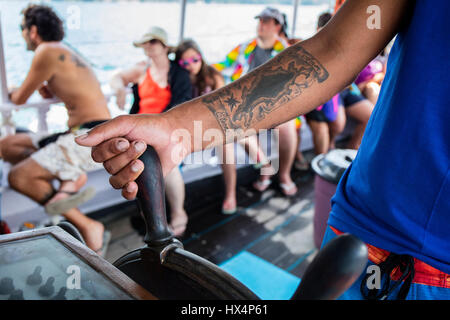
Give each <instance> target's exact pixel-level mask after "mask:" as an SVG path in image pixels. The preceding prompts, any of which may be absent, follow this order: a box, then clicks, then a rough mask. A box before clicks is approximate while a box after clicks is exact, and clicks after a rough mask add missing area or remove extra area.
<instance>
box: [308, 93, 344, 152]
mask: <svg viewBox="0 0 450 320" xmlns="http://www.w3.org/2000/svg"><path fill="white" fill-rule="evenodd" d="M343 112H344V109H343V108H342V101H341V99H340V95H339V94H337V95H335V96H334V97H333V98H332V99H331V100H329V101H327V102H326V103H324V104H323V105H321V106H319V107H317V108H316V109H315V110H313V111H311V112H308V113H307V114H305V118H306V121H307V122H308V126H309V127H310V129H311V132H312V135H313V142H314V152H315V154H322V153H327V152H328V151H329V150H330V149H333V148H334V143H333V141H334V138H335V137H336V136H337V135H338V134H339V133H341V132H342V131H343V130H344V128H343V126H339V125H338V124H336V123H335V122H336V119H337V118H338V114H339V113H343Z"/></svg>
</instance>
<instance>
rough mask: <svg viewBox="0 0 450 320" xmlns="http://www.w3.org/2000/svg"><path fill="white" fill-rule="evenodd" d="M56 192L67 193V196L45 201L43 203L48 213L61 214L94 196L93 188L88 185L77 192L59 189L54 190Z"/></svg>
mask: <svg viewBox="0 0 450 320" xmlns="http://www.w3.org/2000/svg"><path fill="white" fill-rule="evenodd" d="M58 193H65V194H67V195H68V197H66V198H63V199H61V200H57V201H55V202H52V203H47V204H46V205H45V211H46V212H47V213H48V214H49V215H61V214H63V213H66V212H67V211H69V210H70V209H73V208H76V207H78V206H79V205H80V204H83V203H85V202H87V201H89V200H90V199H92V198H93V197H94V195H95V189H94V188H92V187H88V188H86V189H84V190H83V191H77V192H70V191H64V190H59V191H57V192H56V194H58ZM56 194H55V195H56Z"/></svg>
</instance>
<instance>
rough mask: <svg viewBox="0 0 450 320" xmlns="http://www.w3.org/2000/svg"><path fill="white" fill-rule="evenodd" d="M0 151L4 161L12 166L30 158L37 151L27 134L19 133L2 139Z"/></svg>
mask: <svg viewBox="0 0 450 320" xmlns="http://www.w3.org/2000/svg"><path fill="white" fill-rule="evenodd" d="M0 149H1V151H0V152H1V155H2V159H3V160H4V161H6V162H9V163H12V164H16V163H19V162H20V161H22V160H24V159H26V158H28V157H29V156H30V155H31V154H32V153H33V152H35V151H36V150H37V148H36V147H35V146H34V144H33V140H32V139H31V137H30V135H29V134H27V133H17V134H14V135H11V136H6V137H4V138H2V141H1V144H0Z"/></svg>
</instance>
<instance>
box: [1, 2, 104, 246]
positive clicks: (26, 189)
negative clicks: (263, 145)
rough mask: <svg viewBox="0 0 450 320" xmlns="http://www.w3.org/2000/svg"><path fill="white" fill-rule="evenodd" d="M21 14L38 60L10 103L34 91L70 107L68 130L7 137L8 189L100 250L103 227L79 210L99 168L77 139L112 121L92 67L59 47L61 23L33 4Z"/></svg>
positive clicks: (24, 33) (4, 145) (21, 100)
mask: <svg viewBox="0 0 450 320" xmlns="http://www.w3.org/2000/svg"><path fill="white" fill-rule="evenodd" d="M23 15H24V18H23V21H22V24H21V29H22V37H23V38H24V39H25V42H26V44H27V49H28V50H31V51H34V52H35V55H34V58H33V61H32V63H31V67H30V70H29V72H28V74H27V76H26V78H25V80H24V82H23V83H22V85H21V86H20V87H19V88H17V89H15V90H13V91H12V92H10V100H11V101H12V102H13V103H15V104H19V105H20V104H24V103H25V102H26V101H27V99H28V98H29V97H30V96H31V94H32V93H33V92H34V91H35V90H38V91H39V93H40V94H41V95H42V96H43V97H44V98H50V97H53V96H55V97H58V98H59V99H61V100H62V101H63V102H64V104H65V106H66V108H67V112H68V116H69V119H68V127H69V130H68V131H67V132H63V133H58V134H54V135H51V136H46V137H44V136H42V135H39V134H28V133H20V134H16V135H13V136H8V137H6V138H5V139H4V140H3V141H2V147H1V148H2V155H3V159H4V160H5V161H8V162H10V163H12V164H13V165H14V166H13V167H12V169H11V171H10V173H9V176H8V179H9V184H10V186H11V187H12V188H13V189H15V190H16V191H18V192H20V193H22V194H24V195H26V196H28V197H30V198H31V199H33V200H35V201H36V202H38V203H40V204H42V205H45V206H46V210H47V212H49V213H50V214H63V215H64V216H65V218H66V219H67V220H69V221H70V222H72V223H73V224H74V225H75V226H76V227H77V228H78V229H79V230H80V232H81V234H82V235H83V236H84V238H85V241H86V244H87V245H88V246H89V247H90V248H91V249H93V250H97V249H99V248H101V246H102V235H103V231H104V227H103V225H102V224H101V223H100V222H97V221H95V220H92V219H90V218H88V217H86V216H85V215H83V214H82V213H81V212H80V211H79V210H78V209H76V207H77V206H78V205H79V204H80V203H82V202H84V201H86V200H88V198H89V197H91V196H92V195H93V193H92V192H84V193H83V192H79V193H77V191H78V190H80V189H81V187H82V186H83V185H84V184H85V183H86V180H87V175H86V173H85V172H86V171H88V170H91V169H95V168H97V167H98V166H97V165H96V164H95V163H94V162H93V161H92V160H91V159H90V148H79V147H78V146H77V145H76V144H75V143H74V142H73V138H74V137H75V136H76V135H79V134H81V133H83V132H86V131H87V130H88V129H90V128H92V127H94V126H95V125H96V124H98V123H100V122H102V121H105V120H108V119H110V118H111V116H110V113H109V110H108V107H107V101H106V99H105V97H104V96H103V93H102V91H101V89H100V84H99V82H98V81H97V79H96V77H95V74H94V72H93V71H92V70H91V68H89V66H88V65H87V63H86V62H84V61H83V60H82V59H81V58H80V57H79V56H78V55H77V54H76V53H74V52H73V51H72V50H71V49H69V48H68V47H66V46H65V45H64V44H62V43H61V40H62V39H63V37H64V29H63V24H62V21H61V20H60V19H59V18H58V16H57V15H56V14H55V13H54V12H53V10H52V9H51V8H49V7H47V6H40V5H31V6H29V7H27V8H26V9H25V10H24V11H23ZM55 179H57V180H59V181H60V186H59V189H58V191H57V192H55V190H54V189H53V185H52V181H54V180H55ZM87 190H88V191H89V189H87ZM85 191H86V190H85Z"/></svg>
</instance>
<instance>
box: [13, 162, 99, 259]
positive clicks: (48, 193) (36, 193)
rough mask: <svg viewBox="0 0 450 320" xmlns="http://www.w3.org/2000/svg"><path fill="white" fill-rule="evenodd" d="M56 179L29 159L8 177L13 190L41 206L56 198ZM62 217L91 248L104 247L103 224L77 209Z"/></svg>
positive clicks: (16, 166) (21, 163) (14, 167)
mask: <svg viewBox="0 0 450 320" xmlns="http://www.w3.org/2000/svg"><path fill="white" fill-rule="evenodd" d="M55 179H57V177H55V176H54V175H53V174H52V173H51V172H50V171H48V170H46V169H44V168H43V167H42V166H40V165H39V164H38V163H37V162H36V161H35V160H34V159H32V158H27V159H25V160H23V161H21V162H19V163H18V164H16V165H15V166H13V167H12V168H11V170H10V172H9V175H8V181H9V185H10V187H11V188H12V189H14V190H16V191H17V192H20V193H22V194H24V195H26V196H27V197H29V198H31V199H32V200H34V201H36V202H38V203H40V204H41V205H44V204H46V203H47V202H48V201H49V200H50V199H52V197H54V196H55V190H54V189H53V185H52V181H53V180H55ZM82 180H83V178H81V180H80V182H77V181H75V182H74V185H71V184H69V185H70V186H71V187H73V186H75V185H76V184H77V183H78V185H80V184H83V183H82ZM61 186H63V184H61ZM65 187H67V185H65ZM60 188H61V187H60ZM80 188H81V186H80ZM62 215H63V216H64V217H65V218H66V219H67V220H68V221H69V222H71V223H72V224H73V225H74V226H75V227H77V228H78V229H79V231H80V233H81V235H82V236H83V238H84V240H85V241H86V244H87V246H88V247H89V248H91V249H92V250H94V251H97V250H99V249H100V248H101V247H102V237H103V230H104V226H103V224H102V223H100V222H98V221H95V220H93V219H91V218H89V217H87V216H85V215H84V214H82V213H81V212H80V211H79V210H78V209H76V208H73V209H70V210H68V211H67V212H65V213H63V214H62Z"/></svg>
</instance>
